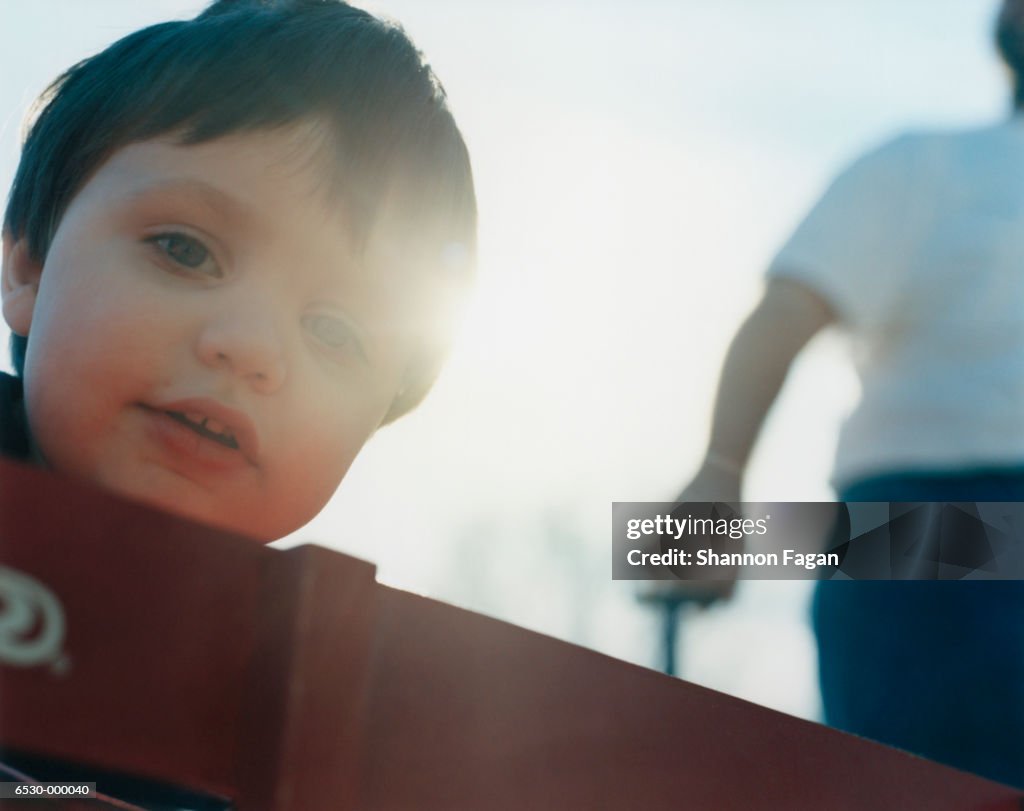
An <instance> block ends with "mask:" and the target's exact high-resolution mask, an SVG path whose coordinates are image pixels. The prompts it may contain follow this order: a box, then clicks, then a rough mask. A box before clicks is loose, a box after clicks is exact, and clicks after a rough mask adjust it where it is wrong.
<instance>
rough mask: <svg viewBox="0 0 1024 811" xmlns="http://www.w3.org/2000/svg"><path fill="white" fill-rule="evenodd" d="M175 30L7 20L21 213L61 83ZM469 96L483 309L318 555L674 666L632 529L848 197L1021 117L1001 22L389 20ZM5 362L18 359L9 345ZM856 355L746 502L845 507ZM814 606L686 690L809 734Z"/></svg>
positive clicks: (806, 398) (851, 8) (787, 420)
mask: <svg viewBox="0 0 1024 811" xmlns="http://www.w3.org/2000/svg"><path fill="white" fill-rule="evenodd" d="M200 5H201V4H197V3H193V2H180V1H179V0H147V2H146V3H137V2H134V1H133V0H90V2H88V3H82V2H78V1H77V0H36V2H33V3H25V2H21V0H0V35H2V37H3V47H2V48H0V75H2V76H3V77H4V79H3V82H2V86H0V186H2V187H3V188H4V189H6V188H8V186H9V182H10V178H11V177H12V175H13V172H14V167H15V165H16V160H17V144H18V132H19V128H20V122H21V119H22V117H23V115H24V112H25V110H26V108H27V106H28V104H29V103H30V101H31V100H32V98H34V96H35V95H36V94H37V93H38V92H39V91H40V90H41V89H42V88H43V87H44V86H45V84H46V83H47V82H48V81H49V80H50V79H51V78H52V77H53V76H55V75H56V74H57V72H58V71H59V70H60V69H62V68H64V67H66V66H67V65H69V64H71V63H72V62H74V61H75V60H77V59H79V58H82V57H84V56H86V55H89V54H90V53H92V52H94V51H95V50H97V49H99V48H101V47H103V46H104V45H106V44H108V43H109V42H111V41H113V40H114V39H116V38H118V37H120V36H122V35H124V34H126V33H128V32H130V31H132V30H134V29H136V28H138V27H139V26H141V25H144V24H147V23H150V22H155V21H159V20H163V19H167V18H170V17H176V16H186V15H189V14H191V13H194V12H195V11H196V10H197V9H198V8H199V7H200ZM365 5H366V6H367V7H368V8H370V9H371V10H374V11H377V12H381V13H385V14H387V15H389V16H393V17H395V18H397V19H399V20H401V21H402V22H403V23H404V24H405V27H406V29H407V31H408V32H409V33H410V34H411V36H412V37H413V38H414V39H415V40H416V41H417V43H418V44H419V45H420V47H421V48H422V49H423V50H424V51H425V52H426V54H427V56H428V59H429V60H430V61H431V62H432V64H433V65H434V67H435V69H436V70H437V72H438V73H439V75H440V76H441V78H442V80H443V81H444V83H445V86H446V87H447V89H448V92H449V95H450V97H451V100H452V105H453V107H454V110H455V113H456V116H457V118H458V120H459V121H460V124H461V126H462V128H463V131H464V133H465V135H466V138H467V141H468V143H469V146H470V151H471V153H472V156H473V160H474V168H475V172H476V177H477V183H478V194H479V200H480V212H481V239H480V245H481V256H480V258H481V264H480V284H479V289H478V291H477V293H476V296H475V299H474V301H473V304H472V307H471V311H470V313H469V316H468V318H467V321H466V323H465V326H464V329H463V331H462V334H461V338H460V342H459V344H458V347H457V350H456V353H455V356H454V357H453V358H452V360H451V363H450V365H449V368H448V369H447V371H446V373H445V375H444V376H443V378H442V380H441V381H440V383H439V385H438V387H437V389H436V390H435V392H434V393H433V395H432V396H431V397H430V398H429V399H428V401H427V403H426V404H425V405H424V406H423V407H422V409H421V410H420V411H419V412H417V413H416V414H414V415H412V416H410V417H407V418H405V419H403V420H401V421H400V422H399V423H398V424H396V425H395V426H393V427H390V428H388V429H386V430H384V431H383V432H381V434H380V435H379V436H378V437H377V438H376V439H375V440H374V441H373V442H372V443H371V445H370V446H369V447H368V449H367V450H366V451H365V453H364V456H363V457H362V458H361V459H360V460H358V461H357V463H356V465H355V467H354V468H353V470H352V471H351V473H350V475H349V478H348V480H347V481H346V482H345V483H344V484H343V485H342V488H341V490H340V491H339V493H338V495H337V496H336V498H335V499H334V501H333V502H332V503H331V504H330V505H329V506H328V507H327V509H326V510H325V511H324V512H323V513H322V514H321V516H320V517H318V518H317V519H316V520H315V521H314V522H313V523H312V524H311V525H310V526H309V527H307V528H306V529H304V530H303V531H301V532H300V533H298V535H297V538H299V539H307V540H308V539H315V540H317V541H318V542H321V543H324V544H326V545H329V546H333V547H334V548H337V549H340V550H344V551H348V552H351V553H353V554H356V555H359V556H361V557H365V558H369V559H371V560H374V561H376V562H377V563H378V564H379V565H380V567H381V576H382V579H384V580H387V581H388V582H392V583H396V584H399V585H402V586H403V587H406V588H411V589H414V590H417V591H422V592H425V593H429V594H433V595H437V596H439V597H440V598H442V599H446V600H449V601H453V602H457V603H459V604H462V605H467V606H469V607H472V608H474V609H476V610H481V611H484V612H486V613H490V614H494V615H497V616H500V617H502V618H504V619H508V620H510V621H512V622H516V623H519V624H523V625H527V626H529V627H533V628H537V629H539V630H543V631H545V632H547V633H551V634H554V635H557V636H561V637H564V638H567V639H571V640H573V641H577V642H580V643H582V644H587V645H590V646H593V647H596V648H599V649H601V650H604V651H606V652H609V653H612V654H613V655H617V656H622V657H625V658H631V659H633V660H635V661H638V662H643V663H648V664H650V663H653V661H654V654H653V652H652V646H653V645H654V633H655V629H654V625H653V619H652V618H651V617H649V616H647V615H646V614H644V613H643V612H642V611H640V610H639V609H637V608H636V607H635V606H634V604H633V602H632V598H631V591H630V590H629V589H628V588H625V587H622V588H620V587H619V586H620V585H622V584H613V583H611V582H610V581H609V577H610V575H609V568H610V567H609V566H608V556H609V550H610V533H609V517H610V502H611V501H613V500H617V501H628V500H662V499H667V498H670V497H671V496H672V495H673V494H674V493H675V492H676V491H677V490H678V488H679V487H680V486H681V484H682V483H683V482H684V480H685V477H686V475H687V474H688V473H689V472H690V471H691V470H692V468H693V466H694V465H695V463H696V462H697V459H698V455H699V453H700V452H701V450H702V447H703V443H704V441H705V436H706V431H707V424H708V417H709V414H710V407H711V394H712V391H713V387H714V383H715V379H716V375H717V370H718V366H719V363H720V361H721V358H722V355H723V353H724V351H725V347H726V344H727V342H728V340H729V338H730V336H731V333H732V331H733V330H734V329H735V327H736V326H737V323H738V321H739V319H740V318H741V317H742V315H743V313H744V311H745V310H746V309H747V308H748V307H749V306H750V305H751V303H752V302H753V300H754V297H755V296H756V295H757V292H758V289H759V287H758V286H759V282H760V276H761V274H762V272H763V269H764V267H765V266H766V264H767V263H768V261H769V260H770V258H771V256H772V253H773V251H774V250H775V249H776V248H777V247H778V246H779V245H780V243H781V242H782V241H783V240H784V239H785V237H786V236H787V234H788V232H789V231H790V230H791V229H792V228H793V227H794V226H795V224H796V223H797V221H798V220H799V218H800V217H801V215H802V213H803V212H804V211H805V210H806V209H807V207H808V206H809V205H810V204H811V203H812V202H813V200H814V199H815V197H816V196H817V195H818V194H819V193H820V192H821V191H822V190H823V188H824V186H825V184H826V183H827V182H828V179H829V177H830V176H831V175H833V174H834V173H835V172H836V171H837V170H838V169H839V168H841V166H842V165H843V163H844V162H845V161H847V160H850V159H851V158H853V157H854V156H855V155H856V154H857V153H858V152H859V151H861V150H862V149H864V148H866V147H867V146H870V145H871V144H873V143H876V142H878V141H880V140H882V139H885V138H887V137H889V136H890V135H892V134H894V133H896V132H898V131H901V130H905V129H908V128H919V127H933V126H967V125H971V124H973V123H977V122H983V121H989V120H992V119H994V118H997V117H999V116H1000V115H1002V114H1003V112H1004V109H1005V106H1006V99H1005V88H1004V87H1003V83H1002V77H1001V74H1000V70H999V67H998V64H997V62H996V60H995V58H994V57H993V55H992V53H991V49H990V46H989V29H990V25H991V17H992V13H993V11H994V3H993V2H991V1H990V2H984V3H964V2H954V0H938V1H936V0H901V1H900V2H899V3H893V2H890V1H889V0H847V2H829V3H821V2H815V0H775V2H772V3H764V2H761V1H760V0H716V2H713V3H712V2H705V1H704V0H686V1H685V2H681V1H670V0H644V1H643V2H633V3H629V4H625V3H610V2H595V1H593V0H592V1H590V2H585V1H584V0H579V1H578V2H577V1H573V2H570V0H519V2H514V3H508V2H502V3H499V2H496V0H486V1H485V2H471V0H433V1H432V2H430V3H423V2H417V0H380V2H367V3H365ZM0 338H3V339H4V340H6V332H4V331H2V329H0ZM840 349H841V347H840V346H839V342H838V341H837V340H836V339H835V338H830V337H825V338H824V339H822V340H820V341H819V342H818V344H817V345H816V346H814V347H812V349H811V350H810V351H809V353H808V356H807V357H806V358H805V359H804V360H803V361H802V362H801V364H800V365H799V367H798V368H797V369H796V371H795V373H794V375H793V378H792V379H791V381H790V383H789V384H787V388H786V391H785V392H784V394H783V398H782V400H781V402H780V403H779V406H778V408H777V409H776V410H775V412H773V414H772V416H771V417H770V421H769V425H768V427H767V431H766V435H765V437H764V440H763V442H762V443H761V445H760V447H759V449H758V452H757V455H756V458H755V461H754V464H753V468H752V470H751V474H750V477H749V481H748V487H747V498H748V499H750V500H772V499H776V500H825V499H828V498H830V496H831V491H830V490H829V488H828V486H827V478H828V472H829V466H830V460H831V453H832V449H833V446H834V442H835V435H836V428H837V425H838V422H839V420H840V418H841V416H842V413H843V411H844V409H846V408H847V407H848V405H849V403H850V402H851V399H852V398H853V397H854V396H855V394H856V388H855V382H854V381H853V380H852V378H851V375H850V372H849V371H848V370H847V368H846V366H845V365H844V364H843V356H842V354H841V351H840ZM805 598H806V588H805V587H803V586H800V587H796V586H790V585H787V584H782V585H779V584H745V587H744V589H743V591H742V592H741V595H740V597H739V599H738V600H736V601H735V602H734V604H733V605H732V606H731V607H729V608H727V609H723V610H716V611H713V612H709V613H708V614H707V615H706V616H704V617H701V618H697V619H694V620H693V621H691V622H690V624H689V626H688V628H687V633H686V635H685V641H684V646H685V654H686V657H687V659H686V663H687V664H686V671H685V672H686V675H687V676H688V677H689V678H692V679H694V680H698V681H704V682H706V683H710V684H712V685H714V686H717V687H719V688H721V689H728V690H730V691H732V692H736V693H738V694H741V695H744V696H746V697H749V698H752V699H754V700H758V701H762V702H764V703H768V704H771V705H773V706H778V707H780V708H783V709H786V710H788V711H791V712H795V713H798V714H803V715H809V716H811V715H813V714H814V712H815V711H816V704H815V701H816V699H814V698H813V697H809V696H810V695H811V693H813V689H812V688H813V680H812V679H813V676H812V671H811V657H812V655H813V648H812V647H811V642H810V640H809V636H808V634H807V632H806V628H805V626H804V625H803V624H802V620H801V612H802V610H803V601H804V600H805Z"/></svg>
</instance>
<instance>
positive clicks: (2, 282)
mask: <svg viewBox="0 0 1024 811" xmlns="http://www.w3.org/2000/svg"><path fill="white" fill-rule="evenodd" d="M3 244H4V259H3V270H2V271H0V295H2V297H3V311H4V320H5V321H6V322H7V326H9V327H10V328H11V332H13V333H15V334H16V335H22V336H26V335H28V328H29V327H30V326H31V324H32V313H33V311H34V310H35V307H36V294H37V293H38V291H39V277H40V276H41V275H42V272H43V265H42V263H41V262H37V261H35V260H34V259H33V258H32V257H31V255H30V254H29V250H28V240H26V239H25V238H24V237H22V238H21V239H15V238H14V237H13V236H12V235H11V233H10V232H9V231H4V234H3Z"/></svg>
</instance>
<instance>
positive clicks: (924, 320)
mask: <svg viewBox="0 0 1024 811" xmlns="http://www.w3.org/2000/svg"><path fill="white" fill-rule="evenodd" d="M769 276H770V277H779V278H787V279H794V280H798V281H800V282H803V283H804V284H806V285H807V286H809V287H811V288H812V289H814V290H815V291H817V292H818V293H819V294H821V295H822V296H823V297H824V298H825V299H826V300H828V301H829V302H830V303H831V304H832V306H833V307H834V308H835V309H836V311H837V312H838V313H839V318H840V321H841V323H842V325H843V326H844V327H845V328H846V329H847V330H848V332H849V334H850V336H851V338H852V342H851V346H852V350H853V360H854V363H855V366H856V369H857V373H858V375H859V377H860V381H861V398H860V401H859V403H858V404H857V406H856V407H855V409H854V410H853V412H852V413H851V414H850V416H849V418H848V419H847V421H846V423H845V424H844V426H843V429H842V431H841V433H840V438H839V445H838V448H837V451H836V464H835V472H834V474H833V482H834V483H835V484H836V485H838V486H842V485H844V484H849V483H851V482H852V481H855V480H856V479H858V478H861V477H863V476H868V475H874V474H878V473H886V472H900V471H929V470H971V469H976V468H990V467H999V466H1009V465H1024V120H1021V119H1019V118H1015V119H1013V120H1011V121H1008V122H1006V123H1002V124H999V125H996V126H992V127H987V128H984V129H979V130H972V131H966V132H955V133H937V134H913V135H905V136H902V137H900V138H897V139H896V140H894V141H891V142H889V143H887V144H885V145H883V146H882V147H880V148H879V149H877V150H875V151H873V152H870V153H869V154H867V155H865V156H863V157H861V158H860V159H858V160H857V161H855V162H854V164H853V165H852V166H850V167H849V168H848V169H847V170H846V171H845V172H843V173H842V174H841V175H840V176H839V177H838V178H837V179H836V180H835V181H834V183H833V184H832V186H831V187H830V188H829V189H828V191H827V192H826V193H825V195H824V197H822V199H821V200H820V201H819V202H818V204H817V205H816V206H815V207H814V208H813V209H812V210H811V212H810V214H808V215H807V218H806V219H805V220H804V221H803V222H802V223H801V224H800V226H799V227H798V228H797V230H796V232H795V233H794V234H793V236H792V237H791V238H790V240H789V241H788V242H787V243H786V244H785V246H783V248H782V250H781V251H780V252H779V254H778V256H777V257H776V258H775V260H774V261H773V262H772V265H771V268H770V270H769Z"/></svg>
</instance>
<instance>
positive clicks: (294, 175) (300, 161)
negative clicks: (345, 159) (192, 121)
mask: <svg viewBox="0 0 1024 811" xmlns="http://www.w3.org/2000/svg"><path fill="white" fill-rule="evenodd" d="M338 171H339V170H338V168H337V166H336V165H335V164H334V162H333V161H332V160H331V159H330V158H329V157H327V156H326V155H325V150H323V149H314V148H312V146H311V145H310V144H308V143H304V142H303V141H302V140H299V139H298V138H296V137H295V135H294V134H293V133H290V132H269V133H251V134H244V135H228V136H224V137H222V138H217V139H215V140H211V141H206V142H202V143H197V144H185V143H182V142H181V141H180V140H178V139H175V138H172V137H161V138H155V139H152V140H147V141H140V142H136V143H131V144H128V145H126V146H124V147H121V148H120V149H118V150H116V151H115V152H114V153H113V154H112V155H111V156H110V158H109V159H108V160H107V161H106V162H105V163H104V164H103V165H102V166H101V167H100V169H99V170H98V172H97V173H96V175H95V177H94V178H93V181H94V185H96V186H98V187H99V190H100V191H102V192H103V193H104V194H105V195H107V196H111V197H114V198H124V199H127V200H137V201H144V200H146V199H147V198H152V197H158V196H159V195H161V194H165V195H169V196H174V195H178V196H181V197H192V198H194V199H195V202H196V203H197V204H202V205H204V206H206V207H207V208H209V209H210V211H211V213H216V214H219V215H223V216H226V217H230V218H231V219H233V220H235V221H237V223H238V224H247V225H251V226H262V227H265V228H266V227H270V226H273V225H274V224H275V223H277V224H280V223H281V222H283V221H286V220H290V219H295V220H299V219H300V218H299V217H298V216H297V214H298V212H299V211H301V214H302V219H308V217H309V215H310V214H314V213H315V214H317V215H318V216H317V218H316V219H315V220H314V221H313V222H311V223H310V224H311V225H316V226H317V227H318V230H326V231H328V232H331V235H332V236H333V237H334V238H338V237H339V236H341V237H345V236H347V235H348V232H349V230H350V229H349V224H348V217H347V212H346V206H345V201H344V197H343V195H342V194H339V193H338V191H337V189H338V186H339V184H340V181H339V180H337V178H336V176H337V174H338Z"/></svg>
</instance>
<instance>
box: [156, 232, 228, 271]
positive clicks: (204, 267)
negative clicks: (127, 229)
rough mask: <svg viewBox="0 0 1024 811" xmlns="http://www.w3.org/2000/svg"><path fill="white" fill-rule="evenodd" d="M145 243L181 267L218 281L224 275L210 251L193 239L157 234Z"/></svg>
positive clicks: (174, 234)
mask: <svg viewBox="0 0 1024 811" xmlns="http://www.w3.org/2000/svg"><path fill="white" fill-rule="evenodd" d="M146 241H147V242H149V243H150V244H152V245H155V246H156V247H157V248H158V249H159V250H160V252H161V253H163V254H164V255H165V256H167V258H169V259H170V260H171V261H172V262H174V263H175V264H177V265H180V266H181V267H184V268H187V269H188V270H194V271H199V272H200V273H203V274H205V275H208V276H213V277H215V278H218V279H219V278H221V277H222V276H223V275H224V273H223V272H222V271H221V269H220V267H219V266H218V265H217V262H216V260H214V258H213V255H212V254H211V253H210V251H209V250H207V248H206V246H205V245H203V243H202V242H200V241H199V240H198V239H195V238H194V237H190V236H188V235H187V234H181V233H169V234H157V235H156V236H155V237H150V238H149V239H147V240H146Z"/></svg>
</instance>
